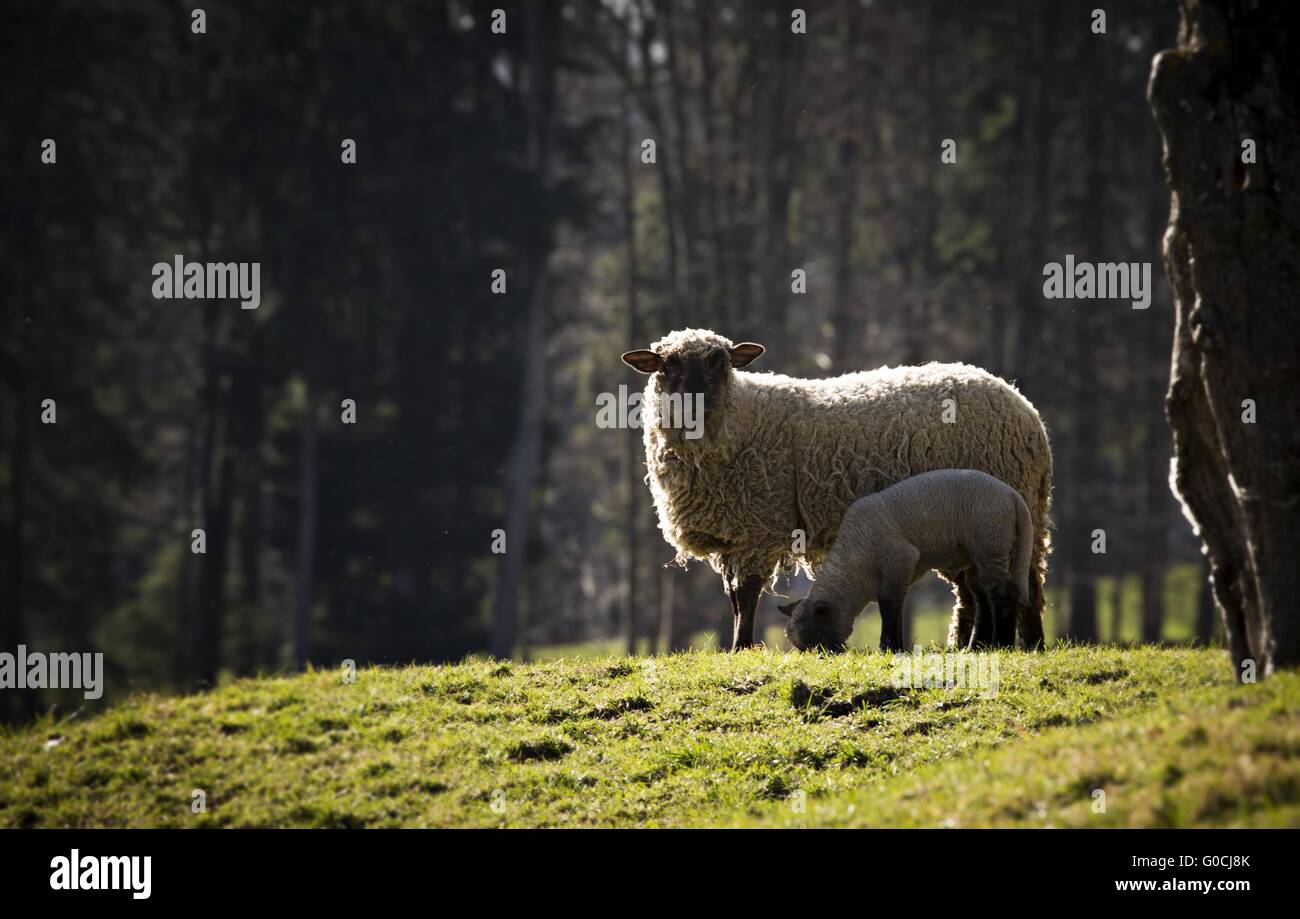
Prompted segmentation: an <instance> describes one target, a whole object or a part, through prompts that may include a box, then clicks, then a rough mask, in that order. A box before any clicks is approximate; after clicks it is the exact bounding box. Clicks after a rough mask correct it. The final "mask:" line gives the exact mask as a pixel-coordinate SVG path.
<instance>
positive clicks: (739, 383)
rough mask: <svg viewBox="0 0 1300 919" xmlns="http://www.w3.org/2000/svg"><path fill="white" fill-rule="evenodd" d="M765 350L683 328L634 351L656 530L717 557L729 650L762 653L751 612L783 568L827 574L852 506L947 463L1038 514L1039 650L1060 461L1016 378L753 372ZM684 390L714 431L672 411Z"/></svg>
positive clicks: (948, 369)
mask: <svg viewBox="0 0 1300 919" xmlns="http://www.w3.org/2000/svg"><path fill="white" fill-rule="evenodd" d="M763 350H764V349H763V346H762V345H760V344H757V343H754V342H742V343H740V344H733V343H732V342H731V341H730V340H729V339H727V338H725V337H723V336H721V335H718V334H717V333H715V332H712V331H708V330H704V329H685V330H681V331H677V332H672V333H670V334H668V335H666V336H664V337H663V338H661V339H660V340H659V341H657V342H655V343H654V344H652V345H651V346H650V348H649V349H640V350H635V351H628V352H626V353H625V354H624V355H623V361H624V362H625V363H626V364H627V365H628V366H630V367H632V368H633V369H635V370H637V371H639V372H640V373H644V374H649V375H650V379H649V380H648V381H647V382H646V389H645V394H644V399H643V403H642V411H641V426H642V429H643V430H642V436H643V439H644V443H645V452H646V467H647V475H646V482H647V484H648V485H649V487H650V493H651V496H652V498H653V500H654V505H655V509H656V512H657V514H658V518H659V527H660V529H661V530H662V532H663V535H664V538H665V540H666V541H667V542H668V544H669V545H671V546H672V547H673V548H674V549H675V550H676V553H677V554H676V561H677V562H678V563H679V564H682V565H685V564H686V562H687V561H688V560H690V559H701V560H705V561H707V562H708V563H709V565H710V566H711V567H712V568H713V570H714V571H716V572H717V573H718V574H720V575H721V576H722V579H723V587H724V589H725V590H726V592H727V595H728V597H729V598H730V600H731V608H732V650H739V649H741V648H746V647H749V646H751V645H752V644H753V642H754V612H755V609H756V607H757V606H758V601H759V598H760V596H761V594H762V592H763V590H764V589H765V588H766V589H769V590H770V589H771V588H772V586H774V584H775V579H776V576H777V574H778V573H779V572H781V571H789V570H791V568H792V567H794V566H795V565H799V566H801V567H803V568H804V569H805V570H807V571H809V572H812V573H815V571H816V568H817V565H818V564H819V563H820V562H821V560H822V558H823V557H824V556H825V554H826V552H827V550H828V549H829V548H830V545H831V542H832V541H833V540H834V538H835V534H836V532H837V530H838V529H839V525H840V520H841V518H843V516H844V512H845V511H846V510H847V509H848V507H849V505H850V504H852V503H853V502H854V501H855V500H856V499H858V498H860V497H862V496H864V495H869V494H873V493H875V492H877V491H880V490H881V489H882V488H886V487H888V486H889V485H892V484H894V483H895V482H898V481H900V480H902V479H905V478H907V477H909V476H912V475H915V474H917V473H921V472H928V471H930V470H932V469H944V468H968V469H978V470H980V471H982V472H987V473H989V474H990V475H993V476H995V477H997V478H999V479H1002V480H1003V481H1004V482H1006V483H1008V484H1009V485H1011V486H1012V487H1013V488H1015V489H1016V490H1017V491H1019V492H1020V494H1021V496H1022V497H1023V498H1024V500H1025V503H1026V504H1027V505H1028V507H1029V512H1030V517H1031V519H1032V521H1033V525H1034V558H1033V569H1034V572H1033V577H1031V578H1030V602H1029V603H1028V604H1026V605H1025V606H1024V607H1022V611H1021V615H1020V618H1019V622H1018V625H1019V630H1020V640H1021V644H1022V645H1023V646H1024V647H1025V648H1036V647H1038V646H1039V645H1040V644H1041V643H1042V640H1043V626H1042V609H1043V578H1044V576H1045V574H1046V560H1047V554H1048V551H1049V549H1050V539H1049V536H1048V523H1047V512H1048V506H1049V503H1050V498H1051V482H1052V453H1051V448H1050V447H1049V445H1048V440H1047V431H1046V430H1045V429H1044V427H1043V422H1042V420H1041V419H1040V418H1039V417H1038V412H1036V411H1035V410H1034V407H1033V406H1032V405H1030V404H1029V402H1028V401H1027V400H1026V399H1025V398H1024V397H1023V396H1022V395H1020V393H1019V392H1017V391H1016V389H1015V388H1014V387H1013V386H1011V385H1010V384H1008V383H1006V382H1004V381H1003V380H1000V379H998V378H997V377H995V376H993V375H992V374H990V373H988V372H986V371H984V370H980V369H978V368H976V367H970V366H967V365H965V364H938V363H930V364H924V365H921V366H912V367H907V366H905V367H893V368H891V367H882V368H879V369H877V370H869V371H865V372H860V373H850V374H845V375H844V376H840V377H835V378H832V379H825V380H807V379H797V378H794V377H788V376H784V375H781V374H771V373H745V372H741V368H743V367H746V366H748V365H749V364H750V363H751V362H753V361H754V360H755V359H757V358H758V357H759V355H761V354H762V353H763ZM660 396H664V397H667V398H666V399H665V400H664V401H663V402H662V403H661V401H660ZM684 396H690V397H694V398H695V399H698V400H699V401H700V404H701V405H702V407H703V409H704V421H703V425H702V426H701V427H702V436H688V435H690V434H692V432H691V431H688V430H687V429H685V428H684V427H682V426H681V425H680V420H681V419H680V417H679V413H678V412H675V411H673V410H672V409H673V403H672V402H671V399H672V398H673V397H676V399H677V400H678V401H677V406H678V407H680V406H681V404H682V403H681V400H682V398H683V397H684ZM694 434H696V435H701V431H700V430H697V431H695V432H694ZM940 574H941V576H943V577H944V578H945V580H947V581H949V582H950V583H951V584H952V585H953V590H954V593H955V594H956V597H957V604H956V608H955V609H954V612H953V617H952V620H951V622H950V624H949V628H948V642H949V644H950V645H953V646H956V645H965V644H967V643H968V642H969V640H970V636H971V632H972V630H973V629H974V608H975V607H974V594H973V592H972V588H971V585H970V584H968V583H967V582H966V580H965V578H964V576H963V575H958V574H956V573H955V572H941V573H940Z"/></svg>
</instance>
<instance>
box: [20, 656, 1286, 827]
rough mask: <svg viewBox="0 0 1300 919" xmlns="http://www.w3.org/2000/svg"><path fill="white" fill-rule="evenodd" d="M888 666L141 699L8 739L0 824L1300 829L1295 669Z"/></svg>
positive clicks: (463, 673)
mask: <svg viewBox="0 0 1300 919" xmlns="http://www.w3.org/2000/svg"><path fill="white" fill-rule="evenodd" d="M902 660H903V658H902V657H901V656H900V657H898V658H895V657H893V656H890V655H883V654H875V653H873V654H864V653H850V654H847V655H841V656H837V657H822V656H817V655H812V654H797V653H796V654H787V653H781V652H778V651H775V650H772V649H761V650H753V651H747V652H744V653H741V654H720V653H716V652H712V651H711V652H702V653H686V654H677V655H671V656H662V657H653V658H629V657H621V656H607V657H603V658H595V659H574V658H565V659H561V660H556V661H550V662H542V663H532V664H521V663H503V662H496V661H491V660H479V659H472V660H467V661H465V662H463V663H460V664H456V665H450V666H441V667H427V666H419V667H403V668H384V669H367V670H362V671H360V672H359V673H358V674H357V680H356V682H355V683H352V684H348V683H345V682H344V681H343V679H342V676H341V674H340V673H337V672H323V671H322V672H313V673H307V674H303V675H300V676H294V677H283V678H270V679H260V680H240V681H237V682H235V683H233V684H231V685H229V686H225V687H222V688H220V689H218V690H216V691H214V692H212V693H208V694H202V695H193V696H186V697H161V696H138V697H134V698H132V699H129V700H127V701H125V702H123V703H122V704H120V705H118V706H116V707H114V708H112V709H110V710H109V711H108V712H107V713H105V714H103V715H101V716H98V717H94V718H89V719H87V720H84V721H81V720H74V721H71V722H54V721H50V720H45V721H42V722H39V723H37V724H35V725H31V726H28V727H26V728H23V729H19V730H10V731H7V732H5V733H4V734H3V736H0V761H2V762H3V763H4V769H3V770H0V825H3V826H729V825H742V824H761V825H775V826H781V825H786V824H794V825H804V824H808V825H818V824H846V823H847V824H867V825H886V826H893V825H926V826H929V825H964V826H982V825H1007V824H1010V825H1016V824H1053V825H1067V824H1084V825H1142V826H1146V825H1171V824H1178V825H1181V824H1193V825H1217V824H1241V823H1250V824H1256V823H1262V824H1278V823H1284V824H1294V823H1296V822H1297V807H1300V757H1297V756H1296V754H1297V753H1298V752H1300V676H1297V675H1295V674H1284V675H1281V676H1279V677H1277V678H1275V679H1272V680H1269V681H1267V682H1266V683H1263V684H1260V685H1258V686H1245V687H1238V686H1234V685H1233V684H1232V682H1231V679H1230V674H1229V670H1228V664H1227V660H1226V658H1225V655H1224V654H1223V652H1221V651H1216V650H1207V649H1199V650H1197V649H1186V648H1183V649H1156V648H1136V649H1117V648H1103V647H1093V648H1058V649H1055V650H1052V651H1050V652H1047V653H1043V654H1036V655H1027V654H1022V653H1014V652H1011V653H1005V652H1004V653H1002V654H1000V655H999V656H998V657H997V662H998V666H999V681H998V687H997V693H996V694H995V695H992V696H988V695H987V694H986V693H985V692H984V691H983V690H982V689H979V688H975V689H967V688H951V689H945V688H931V689H917V690H915V691H912V690H904V691H902V692H898V691H895V690H893V689H892V688H891V686H892V683H893V678H894V675H895V667H896V665H898V664H899V663H900V662H901V661H902ZM1098 789H1100V790H1102V791H1104V792H1105V793H1106V804H1107V807H1106V810H1105V812H1104V813H1094V811H1093V802H1094V801H1095V800H1096V798H1095V797H1094V792H1095V791H1097V790H1098ZM195 790H201V791H203V793H204V794H205V796H206V808H207V809H206V812H205V813H199V814H195V813H193V812H192V808H191V802H192V801H193V793H194V791H195Z"/></svg>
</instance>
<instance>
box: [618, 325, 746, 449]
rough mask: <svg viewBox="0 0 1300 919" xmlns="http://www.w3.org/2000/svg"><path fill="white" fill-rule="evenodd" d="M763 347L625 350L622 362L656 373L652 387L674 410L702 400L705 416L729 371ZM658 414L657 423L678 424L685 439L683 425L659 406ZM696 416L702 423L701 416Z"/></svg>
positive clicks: (691, 405)
mask: <svg viewBox="0 0 1300 919" xmlns="http://www.w3.org/2000/svg"><path fill="white" fill-rule="evenodd" d="M763 350H764V349H763V346H762V345H759V344H755V343H754V342H742V343H741V344H738V345H735V346H733V347H732V348H730V349H727V348H723V347H713V348H708V349H706V350H703V351H702V352H692V353H690V354H681V353H678V352H676V351H671V352H669V353H667V354H658V353H656V352H654V351H648V350H640V351H628V352H627V353H626V354H624V355H623V362H624V363H625V364H627V365H628V366H629V367H631V368H632V369H634V370H638V371H640V372H641V373H647V374H649V373H653V374H656V378H655V391H656V393H657V394H658V395H659V397H660V398H661V399H663V397H665V396H667V397H669V400H670V401H669V402H668V403H667V404H668V405H672V406H673V407H674V410H680V409H681V408H682V407H683V406H689V408H687V409H686V411H687V412H690V411H693V410H694V408H695V407H696V406H699V405H701V402H702V406H703V410H704V417H705V418H707V417H708V413H709V412H710V411H711V410H712V409H713V408H714V407H715V406H717V404H718V403H719V401H720V400H721V398H722V395H723V393H724V390H725V387H726V386H727V385H728V383H729V381H730V377H731V373H732V371H733V370H735V369H738V368H740V367H744V366H746V365H747V364H749V363H750V362H751V361H753V360H754V359H755V358H757V357H758V356H759V355H760V354H762V353H763ZM669 414H671V413H669ZM687 417H690V416H689V415H688V416H687ZM660 418H661V422H660V424H661V427H665V428H669V427H673V428H680V432H679V439H682V440H685V439H687V430H686V428H685V427H682V426H681V425H674V424H671V420H672V419H671V418H670V417H667V416H666V415H665V413H664V412H663V411H662V410H661V412H660ZM679 420H680V418H679ZM699 420H700V423H703V419H699ZM665 422H669V423H665Z"/></svg>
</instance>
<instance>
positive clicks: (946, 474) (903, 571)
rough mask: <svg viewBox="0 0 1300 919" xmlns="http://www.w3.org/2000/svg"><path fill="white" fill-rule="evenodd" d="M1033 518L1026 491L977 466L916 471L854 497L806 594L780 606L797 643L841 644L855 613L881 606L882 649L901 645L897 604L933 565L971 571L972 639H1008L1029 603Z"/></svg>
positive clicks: (1009, 642) (998, 642)
mask: <svg viewBox="0 0 1300 919" xmlns="http://www.w3.org/2000/svg"><path fill="white" fill-rule="evenodd" d="M1032 537H1033V524H1032V523H1031V521H1030V519H1029V508H1028V507H1026V506H1025V500H1024V498H1022V497H1020V494H1019V493H1018V492H1017V491H1016V490H1015V489H1014V488H1012V487H1011V486H1010V485H1008V484H1006V483H1005V482H1002V481H1000V480H998V479H995V478H993V476H991V475H987V474H985V473H983V472H977V471H975V470H974V469H940V470H937V471H935V472H923V473H921V474H920V475H917V476H913V477H912V478H910V479H904V480H903V481H901V482H899V483H898V484H897V485H891V486H889V487H888V488H886V489H884V490H883V491H878V492H876V493H875V494H874V495H867V496H866V497H865V498H859V499H858V500H856V501H854V502H853V504H852V505H851V506H850V507H849V510H848V513H846V514H845V515H844V520H843V521H842V522H841V523H840V531H839V535H838V536H836V537H835V542H834V543H832V544H831V550H830V552H829V553H828V554H827V556H826V560H825V561H824V562H823V563H822V566H821V568H820V570H819V571H818V572H817V580H816V581H815V582H813V586H812V590H810V591H809V592H808V596H806V597H804V598H803V599H802V600H796V601H795V602H793V603H786V604H781V605H780V606H779V609H780V610H781V612H782V613H784V614H785V615H786V616H788V617H789V618H790V621H789V623H788V624H787V625H786V628H785V636H786V638H788V639H789V640H790V643H791V644H792V645H794V646H795V647H796V648H798V649H800V650H807V649H808V648H816V647H822V648H825V649H826V650H828V651H842V650H844V646H845V643H846V642H847V641H848V638H849V635H850V634H851V633H852V632H853V620H854V619H856V618H857V616H858V613H859V612H861V611H862V608H863V607H864V606H866V605H867V604H868V603H870V602H871V601H873V600H875V601H877V602H878V603H879V604H880V622H881V628H880V649H881V650H882V651H902V650H903V602H904V601H905V600H906V599H907V591H908V588H910V587H911V586H912V585H913V584H915V583H916V582H917V581H919V580H920V579H921V577H922V576H923V575H924V574H925V573H926V572H927V571H930V570H932V569H937V570H941V571H948V572H952V573H955V574H958V575H964V574H966V573H967V572H969V573H970V574H969V578H968V580H967V583H968V584H970V586H971V589H972V590H973V591H974V593H975V603H976V610H977V615H976V617H975V631H974V633H973V634H972V636H971V642H970V644H971V647H975V646H982V645H985V644H993V645H995V646H1001V647H1013V646H1014V645H1015V638H1016V636H1015V627H1016V610H1017V608H1018V607H1019V605H1020V604H1021V603H1027V602H1029V565H1030V561H1031V557H1032V555H1033V538H1032Z"/></svg>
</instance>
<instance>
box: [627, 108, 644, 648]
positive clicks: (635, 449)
mask: <svg viewBox="0 0 1300 919" xmlns="http://www.w3.org/2000/svg"><path fill="white" fill-rule="evenodd" d="M631 124H632V105H631V104H630V101H629V100H627V99H624V102H623V144H622V159H623V250H624V257H625V260H626V263H627V264H626V270H627V342H628V345H627V346H628V347H629V348H635V347H638V346H639V345H640V344H641V330H640V328H639V327H638V323H637V314H638V309H637V271H638V267H639V262H638V260H637V251H636V177H635V175H634V174H633V171H632V169H633V165H632V162H633V161H632V156H633V154H632V145H633V142H634V140H633V137H632V127H631ZM639 433H640V432H639V431H627V432H625V434H624V437H625V438H626V440H627V445H626V447H625V450H626V461H627V470H626V474H625V475H624V477H623V481H624V484H625V486H626V488H627V520H626V525H625V527H624V533H625V539H626V541H627V596H626V601H627V604H626V607H625V609H624V611H623V634H624V636H625V638H626V640H627V653H628V654H635V653H636V639H637V621H638V616H637V613H638V610H639V607H640V601H641V598H640V597H639V596H638V595H637V563H638V562H637V526H638V517H639V516H640V514H639V511H640V508H641V504H642V502H644V501H645V496H646V490H645V489H644V488H643V487H642V484H641V476H640V474H639V473H640V471H641V469H642V466H643V464H642V462H641V457H642V456H643V455H644V451H645V447H644V446H642V443H643V442H642V439H641V438H640V437H639V436H637V435H638V434H639Z"/></svg>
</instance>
